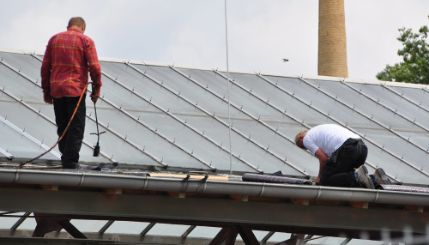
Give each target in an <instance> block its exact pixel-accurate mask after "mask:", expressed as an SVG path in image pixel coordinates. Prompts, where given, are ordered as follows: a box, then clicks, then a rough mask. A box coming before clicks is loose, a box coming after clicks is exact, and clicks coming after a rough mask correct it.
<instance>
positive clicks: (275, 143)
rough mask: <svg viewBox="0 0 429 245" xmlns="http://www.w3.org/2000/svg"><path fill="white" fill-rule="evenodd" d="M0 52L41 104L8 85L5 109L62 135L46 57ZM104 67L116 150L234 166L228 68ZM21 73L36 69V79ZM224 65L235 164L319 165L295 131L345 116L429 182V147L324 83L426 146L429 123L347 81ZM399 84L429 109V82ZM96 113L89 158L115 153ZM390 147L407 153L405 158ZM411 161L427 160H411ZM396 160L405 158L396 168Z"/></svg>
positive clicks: (0, 77)
mask: <svg viewBox="0 0 429 245" xmlns="http://www.w3.org/2000/svg"><path fill="white" fill-rule="evenodd" d="M0 58H1V59H3V61H4V62H5V63H6V64H7V65H10V66H12V68H13V69H16V70H15V71H14V70H11V69H10V68H8V67H7V66H6V65H4V64H0V84H1V87H2V88H3V87H4V89H5V91H6V93H9V94H11V95H13V96H16V98H17V99H18V100H20V99H23V102H24V103H26V104H27V105H28V106H29V107H31V108H33V109H34V110H36V111H37V112H38V113H40V114H37V113H36V112H33V111H31V110H30V109H29V108H26V107H25V105H24V104H22V103H20V102H18V101H17V100H14V99H12V98H10V97H8V96H7V95H6V94H5V92H2V93H0V107H1V108H0V109H1V116H3V117H5V118H7V120H10V122H12V123H13V124H14V125H16V126H17V127H18V128H22V129H25V131H26V132H28V134H29V135H32V136H33V137H35V138H36V139H37V140H39V141H41V142H44V143H45V144H49V143H50V142H55V140H56V137H57V136H56V134H55V126H54V125H53V124H52V123H50V122H49V121H47V120H45V119H43V118H41V115H44V116H46V117H47V118H49V119H50V120H51V121H53V119H54V115H53V109H52V106H51V105H46V104H44V103H43V101H42V92H41V89H40V87H39V86H38V84H34V83H33V82H38V81H40V65H41V63H40V60H38V59H37V58H35V57H33V56H32V55H30V54H17V53H5V52H0ZM133 66H134V67H133ZM136 69H137V70H136ZM174 69H177V70H178V71H179V72H176V71H175V70H174ZM102 70H103V72H105V75H104V76H103V81H104V87H103V90H102V94H103V96H104V98H105V99H106V101H103V99H101V100H100V101H99V103H98V104H97V105H98V108H99V119H100V122H101V124H102V126H101V129H102V130H106V131H107V133H106V134H103V135H102V136H101V139H102V140H101V149H102V151H104V152H105V153H106V154H107V155H108V157H112V158H113V160H115V161H119V162H127V163H135V164H149V165H158V166H159V165H160V164H159V163H157V160H162V161H163V164H169V165H170V166H176V167H185V168H186V167H188V168H203V169H206V168H208V167H207V166H206V165H205V164H204V163H202V162H200V160H201V161H204V162H205V163H210V164H213V167H215V168H218V169H222V170H228V169H229V154H228V149H229V137H228V130H229V129H228V127H227V126H225V125H224V124H223V123H226V124H228V118H227V115H228V103H227V101H226V99H227V97H228V82H227V80H226V79H225V78H223V77H222V76H221V75H219V74H216V72H214V71H208V70H196V69H185V68H170V67H167V66H152V65H142V64H130V65H128V64H127V63H124V62H107V61H104V62H102ZM19 73H21V74H22V75H24V76H28V78H29V79H30V80H31V81H29V80H28V79H26V78H24V77H22V76H21V75H19ZM180 73H183V74H184V75H185V76H183V75H181V74H180ZM222 75H224V76H228V77H230V78H232V79H233V82H232V83H230V88H231V90H230V95H231V105H232V106H231V107H230V111H231V116H232V123H233V124H232V129H233V131H232V134H231V140H232V141H231V142H232V150H233V154H234V156H235V157H233V158H232V161H233V164H232V165H233V170H237V171H255V170H254V169H252V168H251V167H249V166H248V165H246V164H250V165H254V166H256V167H259V168H260V169H261V170H263V171H265V172H273V171H277V170H281V171H282V172H285V173H290V174H296V173H297V172H296V171H295V170H294V169H293V168H291V166H288V165H287V164H285V161H283V160H282V159H287V162H288V163H291V164H293V165H296V166H297V167H298V168H300V169H303V170H304V171H305V172H307V173H310V174H316V172H317V162H316V160H317V159H315V158H314V157H312V156H311V155H310V154H307V153H306V152H304V151H302V150H300V149H299V148H297V147H296V146H295V145H294V143H293V142H291V141H293V139H294V136H295V134H296V132H298V131H299V130H301V129H303V128H304V127H305V125H307V126H314V125H317V124H322V123H335V122H336V120H337V121H338V122H339V123H341V124H344V125H347V126H349V127H351V128H353V129H354V130H356V131H358V132H360V133H362V134H364V135H365V136H366V137H368V139H371V140H374V141H375V143H377V144H379V145H381V146H384V147H385V149H381V148H379V147H377V146H375V145H373V144H372V143H370V142H367V145H368V147H369V150H370V154H369V156H368V159H367V160H368V162H369V163H371V165H372V167H383V168H385V169H386V171H387V172H388V173H389V174H391V175H392V176H396V177H398V179H400V180H403V181H406V182H413V180H415V181H419V182H420V183H427V182H428V180H427V179H429V178H427V176H426V175H424V174H422V173H420V172H419V170H418V169H419V168H422V169H424V170H429V169H427V168H425V164H424V159H425V158H427V152H424V151H422V150H421V149H418V148H417V147H416V146H413V145H412V144H410V143H409V142H407V141H406V140H404V139H400V138H399V137H398V136H395V135H394V134H392V133H391V132H388V130H387V129H386V128H383V127H381V126H380V125H378V124H377V123H376V122H375V121H371V120H370V119H368V118H365V117H364V116H362V115H359V113H357V112H356V111H353V109H351V108H348V107H347V106H344V105H341V103H339V102H338V101H336V100H335V99H333V98H329V97H328V96H327V95H325V94H323V93H322V92H327V93H329V94H333V95H334V96H336V98H337V99H338V100H339V101H341V102H343V103H346V104H347V105H350V106H354V108H355V109H356V110H358V111H362V113H365V114H367V115H369V116H373V118H374V120H376V121H380V122H381V123H382V124H386V126H388V127H392V128H393V129H395V130H396V131H397V132H398V133H400V134H401V136H403V137H405V138H408V137H409V138H410V139H411V141H412V142H413V143H415V144H416V145H418V146H421V147H422V148H425V147H427V145H429V140H428V138H429V137H427V136H428V133H427V132H426V131H425V130H423V129H422V128H419V127H418V126H416V125H414V124H413V123H411V122H409V121H407V120H405V119H403V118H400V117H399V116H397V115H396V116H395V115H394V113H393V112H391V111H389V110H387V109H386V108H384V107H383V106H381V105H377V103H376V102H374V101H371V100H369V99H368V98H365V97H364V96H362V95H360V94H359V93H358V92H356V91H353V90H352V89H351V88H348V87H346V86H345V85H344V84H341V83H339V82H335V81H318V80H309V81H310V82H311V83H312V84H314V85H316V86H318V88H313V87H311V86H309V85H307V84H305V82H303V81H301V80H300V79H299V78H287V77H277V76H264V77H265V78H268V79H269V80H271V81H272V82H273V83H274V84H270V83H268V82H266V81H264V80H263V79H261V78H260V77H259V76H258V75H255V74H245V73H222ZM152 79H153V80H152ZM234 83H236V84H237V85H234ZM351 85H352V86H354V87H355V88H357V89H360V90H361V91H362V92H364V93H365V94H366V95H367V96H370V97H373V98H377V99H378V100H379V101H380V102H382V103H383V104H384V105H386V106H388V107H391V108H394V110H397V111H398V112H399V113H401V115H404V116H406V117H411V118H415V119H416V122H417V123H420V124H422V125H429V123H428V121H429V120H427V119H429V115H428V113H427V111H425V109H424V108H420V107H419V106H418V105H413V104H412V103H411V102H410V101H407V100H405V99H404V98H401V97H400V96H398V95H395V94H394V93H392V92H391V91H388V90H387V89H386V88H383V87H382V86H378V85H373V84H372V85H369V84H351ZM240 86H241V87H242V88H240ZM389 88H390V87H389ZM391 88H392V89H394V90H395V91H398V92H399V93H403V94H404V97H407V98H408V99H410V100H413V101H416V103H417V104H420V105H421V106H423V107H426V108H428V109H429V103H426V100H424V99H422V98H424V96H426V95H427V94H428V92H425V91H423V90H422V89H415V88H407V87H396V86H391ZM282 90H284V91H282ZM249 91H251V92H250V93H249ZM107 102H109V103H113V105H112V104H109V103H107ZM234 106H236V107H237V108H235V107H234ZM157 107H158V108H157ZM312 107H314V108H315V109H314V108H312ZM240 108H241V109H242V111H241V109H240ZM201 109H202V110H201ZM164 110H165V111H164ZM203 110H204V111H203ZM282 111H284V112H285V113H286V114H285V113H282ZM87 114H88V118H87V126H86V127H87V130H86V132H85V141H86V142H88V145H85V146H83V148H82V151H81V155H82V159H85V160H87V161H95V162H97V161H107V160H108V159H107V158H93V157H92V149H91V148H90V147H89V146H91V145H92V142H94V143H95V136H93V135H90V133H91V132H94V131H95V123H94V122H93V120H91V119H93V109H92V104H91V102H90V100H89V99H87ZM127 114H128V115H127ZM168 114H170V115H168ZM213 115H214V116H213ZM173 117H174V118H173ZM330 117H332V118H330ZM257 118H259V119H260V122H258V121H257V120H256V119H257ZM392 118H393V120H392ZM264 124H265V125H264ZM106 127H107V128H106ZM273 129H274V131H277V132H274V131H273ZM5 130H6V129H5ZM151 130H154V131H155V130H156V131H155V132H153V131H151ZM7 133H9V134H10V133H11V132H7ZM12 133H13V132H12ZM169 141H170V142H169ZM0 147H2V146H1V145H0ZM17 147H18V146H17ZM261 147H262V148H261ZM6 148H7V147H6ZM221 148H224V149H223V150H222V149H221ZM263 148H268V149H269V151H268V152H267V151H264V150H263ZM386 150H388V151H390V152H391V153H393V154H396V155H397V156H399V157H403V159H404V161H402V160H401V159H398V158H395V157H394V156H392V155H391V154H389V153H388V152H386ZM189 153H192V154H189ZM19 154H20V153H19ZM273 154H274V155H273ZM191 155H193V156H194V157H193V156H191ZM238 156H239V157H240V158H242V160H240V159H238V158H237V157H238ZM20 157H22V156H20ZM244 160H245V162H244ZM405 161H407V162H409V163H410V164H411V165H413V166H414V167H415V168H417V170H416V169H413V168H412V167H410V166H408V165H407V164H406V162H405ZM313 162H314V164H313ZM392 165H394V166H395V167H394V168H392V167H391V166H392Z"/></svg>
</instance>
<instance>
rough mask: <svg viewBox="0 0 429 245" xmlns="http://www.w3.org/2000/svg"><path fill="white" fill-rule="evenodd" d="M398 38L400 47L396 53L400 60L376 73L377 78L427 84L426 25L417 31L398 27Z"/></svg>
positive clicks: (428, 65)
mask: <svg viewBox="0 0 429 245" xmlns="http://www.w3.org/2000/svg"><path fill="white" fill-rule="evenodd" d="M399 32H400V36H399V37H398V40H399V41H400V42H401V43H402V48H401V49H399V50H398V55H399V56H401V57H402V61H401V62H400V63H397V64H395V65H393V66H391V65H387V66H386V68H384V70H383V71H382V72H380V73H378V74H377V78H378V79H380V80H383V81H395V82H408V83H424V84H429V43H428V34H429V28H428V26H423V27H421V28H420V29H419V30H418V32H413V30H412V29H409V28H401V29H399Z"/></svg>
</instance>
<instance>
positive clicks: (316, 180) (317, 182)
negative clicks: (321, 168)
mask: <svg viewBox="0 0 429 245" xmlns="http://www.w3.org/2000/svg"><path fill="white" fill-rule="evenodd" d="M314 182H315V183H316V185H320V177H319V176H317V177H316V179H315V180H314Z"/></svg>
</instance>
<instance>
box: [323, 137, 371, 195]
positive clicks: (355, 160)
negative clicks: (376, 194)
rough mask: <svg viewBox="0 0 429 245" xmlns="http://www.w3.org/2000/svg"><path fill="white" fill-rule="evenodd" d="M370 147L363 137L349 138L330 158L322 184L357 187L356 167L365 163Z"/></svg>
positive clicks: (324, 171)
mask: <svg viewBox="0 0 429 245" xmlns="http://www.w3.org/2000/svg"><path fill="white" fill-rule="evenodd" d="M367 155H368V148H367V147H366V145H365V143H364V142H363V141H362V140H361V139H348V140H346V142H344V144H342V145H341V147H340V148H338V149H337V150H336V151H335V152H334V153H332V155H331V157H330V158H329V159H328V161H327V163H326V166H325V168H324V170H323V172H322V173H321V178H320V184H321V185H327V186H342V187H356V186H358V183H357V181H356V178H355V169H356V168H358V167H359V166H361V165H362V164H364V163H365V160H366V157H367Z"/></svg>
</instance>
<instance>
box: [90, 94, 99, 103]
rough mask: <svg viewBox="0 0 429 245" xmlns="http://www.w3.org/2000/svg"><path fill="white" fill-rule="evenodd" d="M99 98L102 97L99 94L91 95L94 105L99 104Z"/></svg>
mask: <svg viewBox="0 0 429 245" xmlns="http://www.w3.org/2000/svg"><path fill="white" fill-rule="evenodd" d="M98 97H100V96H99V95H97V94H94V93H91V100H92V102H94V104H95V103H97V100H98Z"/></svg>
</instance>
